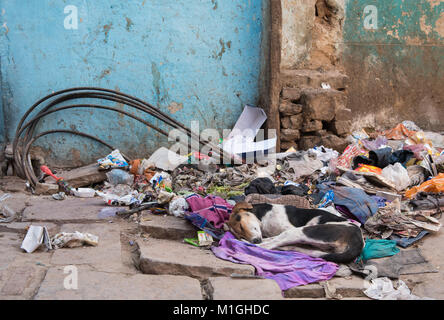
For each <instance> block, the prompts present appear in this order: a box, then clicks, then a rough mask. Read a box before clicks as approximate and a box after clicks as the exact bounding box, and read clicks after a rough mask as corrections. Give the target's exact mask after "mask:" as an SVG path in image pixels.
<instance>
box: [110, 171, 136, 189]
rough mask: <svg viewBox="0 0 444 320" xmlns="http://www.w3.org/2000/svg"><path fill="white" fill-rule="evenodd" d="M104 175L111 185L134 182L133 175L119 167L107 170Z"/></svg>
mask: <svg viewBox="0 0 444 320" xmlns="http://www.w3.org/2000/svg"><path fill="white" fill-rule="evenodd" d="M106 176H107V178H108V181H109V183H110V184H112V185H113V186H115V185H118V184H127V185H132V184H133V182H134V175H132V174H131V173H128V172H127V171H125V170H121V169H113V170H111V171H110V172H107V173H106Z"/></svg>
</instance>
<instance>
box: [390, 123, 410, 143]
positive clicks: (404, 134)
mask: <svg viewBox="0 0 444 320" xmlns="http://www.w3.org/2000/svg"><path fill="white" fill-rule="evenodd" d="M415 134H416V131H410V130H408V129H407V128H406V127H405V126H404V125H403V124H402V123H400V124H398V125H397V126H396V127H394V128H393V129H390V130H386V131H383V132H382V135H384V136H386V138H387V139H391V140H403V139H405V138H410V137H412V136H414V135H415Z"/></svg>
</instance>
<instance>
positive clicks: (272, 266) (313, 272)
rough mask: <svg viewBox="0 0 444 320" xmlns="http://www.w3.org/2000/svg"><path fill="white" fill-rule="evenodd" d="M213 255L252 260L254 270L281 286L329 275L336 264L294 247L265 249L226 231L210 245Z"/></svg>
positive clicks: (333, 272) (298, 284)
mask: <svg viewBox="0 0 444 320" xmlns="http://www.w3.org/2000/svg"><path fill="white" fill-rule="evenodd" d="M211 250H212V251H213V253H214V254H215V255H216V257H218V258H220V259H224V260H228V261H231V262H234V263H240V264H251V265H252V266H254V267H255V268H256V273H257V275H259V276H263V277H265V278H267V279H273V280H275V281H276V282H277V284H278V285H279V287H280V288H281V290H287V289H290V288H292V287H296V286H301V285H305V284H308V283H313V282H318V281H325V280H329V279H331V278H332V277H333V276H334V275H335V273H336V271H337V270H338V268H339V266H338V265H337V264H336V263H333V262H328V261H325V260H324V259H321V258H313V257H310V256H308V255H306V254H303V253H299V252H295V251H279V250H268V249H264V248H261V247H258V246H256V245H254V244H251V243H246V242H243V241H239V240H237V239H236V238H235V237H234V236H233V235H232V234H231V233H230V232H229V231H227V232H225V235H224V237H223V238H222V239H221V240H220V242H219V246H218V247H215V246H213V247H211Z"/></svg>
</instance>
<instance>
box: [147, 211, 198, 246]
mask: <svg viewBox="0 0 444 320" xmlns="http://www.w3.org/2000/svg"><path fill="white" fill-rule="evenodd" d="M148 219H150V220H149V221H143V222H140V224H139V226H140V228H141V230H143V231H144V232H146V233H148V234H149V235H150V236H151V237H153V238H157V239H169V240H183V239H184V238H194V237H196V236H197V231H198V229H197V228H196V227H194V226H193V225H192V224H191V223H190V222H188V221H187V220H185V219H182V218H178V217H174V216H158V215H149V216H148Z"/></svg>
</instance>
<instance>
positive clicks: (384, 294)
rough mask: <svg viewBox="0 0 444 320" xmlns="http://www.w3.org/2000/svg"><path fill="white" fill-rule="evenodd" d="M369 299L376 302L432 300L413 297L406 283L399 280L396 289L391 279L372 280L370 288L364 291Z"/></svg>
mask: <svg viewBox="0 0 444 320" xmlns="http://www.w3.org/2000/svg"><path fill="white" fill-rule="evenodd" d="M364 293H365V295H366V296H367V297H369V298H372V299H376V300H431V299H430V298H420V297H418V296H415V295H413V294H412V293H411V292H410V289H409V288H408V287H407V285H406V284H405V282H404V281H402V280H398V281H397V287H396V289H395V288H394V287H393V283H392V281H390V279H389V278H387V277H383V278H376V279H373V280H371V284H370V287H369V288H368V289H367V290H365V291H364Z"/></svg>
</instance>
